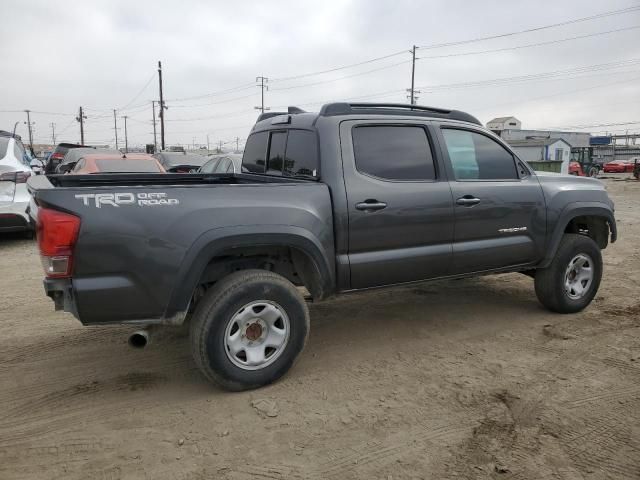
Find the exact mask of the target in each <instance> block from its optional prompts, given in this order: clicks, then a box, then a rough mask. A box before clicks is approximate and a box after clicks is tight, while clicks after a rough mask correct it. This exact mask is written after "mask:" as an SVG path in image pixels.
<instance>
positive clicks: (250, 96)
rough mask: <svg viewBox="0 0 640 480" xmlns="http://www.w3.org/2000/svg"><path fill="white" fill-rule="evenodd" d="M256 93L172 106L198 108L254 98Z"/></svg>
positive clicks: (173, 105)
mask: <svg viewBox="0 0 640 480" xmlns="http://www.w3.org/2000/svg"><path fill="white" fill-rule="evenodd" d="M255 95H256V94H255V93H251V94H249V95H243V96H242V97H234V98H228V99H227V100H219V101H217V102H209V103H198V104H196V105H176V104H174V103H172V104H171V108H197V107H208V106H210V105H220V104H222V103H229V102H234V101H236V100H242V99H243V98H252V97H255Z"/></svg>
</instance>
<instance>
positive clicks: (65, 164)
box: [55, 147, 122, 173]
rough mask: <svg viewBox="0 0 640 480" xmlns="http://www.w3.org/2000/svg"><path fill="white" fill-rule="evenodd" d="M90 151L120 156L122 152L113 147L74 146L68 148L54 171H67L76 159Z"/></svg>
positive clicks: (74, 164) (71, 168)
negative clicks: (70, 148)
mask: <svg viewBox="0 0 640 480" xmlns="http://www.w3.org/2000/svg"><path fill="white" fill-rule="evenodd" d="M92 153H99V154H101V155H117V156H122V153H121V152H120V151H119V150H116V149H114V148H96V147H82V148H74V149H72V150H69V151H68V152H67V153H66V154H65V156H64V158H63V159H62V161H61V162H60V163H59V164H58V166H57V167H56V171H55V173H68V172H70V171H71V170H73V167H75V166H76V163H78V160H80V159H81V158H82V157H84V156H85V155H90V154H92Z"/></svg>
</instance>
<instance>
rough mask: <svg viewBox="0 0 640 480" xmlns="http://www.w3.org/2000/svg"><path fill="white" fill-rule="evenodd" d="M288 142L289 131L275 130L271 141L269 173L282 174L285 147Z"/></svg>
mask: <svg viewBox="0 0 640 480" xmlns="http://www.w3.org/2000/svg"><path fill="white" fill-rule="evenodd" d="M286 144H287V132H273V133H271V139H270V141H269V161H268V163H267V173H268V174H270V175H282V167H283V166H284V149H285V146H286Z"/></svg>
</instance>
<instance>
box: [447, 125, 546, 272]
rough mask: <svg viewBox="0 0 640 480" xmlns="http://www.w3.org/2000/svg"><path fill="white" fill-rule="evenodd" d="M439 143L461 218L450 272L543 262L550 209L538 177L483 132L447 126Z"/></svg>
mask: <svg viewBox="0 0 640 480" xmlns="http://www.w3.org/2000/svg"><path fill="white" fill-rule="evenodd" d="M439 139H440V143H441V145H442V150H443V154H444V157H445V158H446V159H447V162H446V163H447V170H448V172H449V178H451V190H452V193H453V201H454V209H455V217H456V222H455V234H454V241H453V266H452V271H451V273H453V274H460V273H470V272H477V271H483V270H490V269H497V268H502V267H510V266H515V265H524V264H528V263H531V262H534V261H536V260H537V259H539V258H540V257H541V255H542V248H543V245H544V239H545V233H546V209H545V203H544V197H543V193H542V188H541V187H540V184H539V182H538V180H537V177H536V176H535V175H532V174H531V172H530V171H529V170H528V168H527V167H525V166H524V165H523V164H521V163H520V162H519V160H517V159H516V158H515V157H514V155H513V154H512V153H511V152H510V151H509V150H508V149H507V148H505V146H503V145H502V144H501V143H500V142H498V141H497V140H496V139H494V138H493V137H492V136H491V135H489V134H487V133H486V132H484V131H483V130H480V129H474V128H473V127H468V128H467V127H464V128H462V127H460V126H457V125H451V126H447V125H443V126H442V127H441V129H440V131H439Z"/></svg>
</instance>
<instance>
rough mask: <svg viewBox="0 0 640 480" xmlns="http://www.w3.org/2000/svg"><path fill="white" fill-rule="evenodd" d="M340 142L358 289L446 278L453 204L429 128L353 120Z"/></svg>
mask: <svg viewBox="0 0 640 480" xmlns="http://www.w3.org/2000/svg"><path fill="white" fill-rule="evenodd" d="M340 140H341V148H342V162H343V172H344V181H345V187H346V192H347V201H348V217H349V218H348V224H349V263H350V270H351V288H354V289H357V288H367V287H374V286H378V285H390V284H394V283H402V282H409V281H414V280H422V279H427V278H432V277H438V276H443V275H446V274H447V273H448V271H449V266H450V262H451V249H452V247H451V243H452V240H453V224H454V222H453V202H452V196H451V189H450V186H449V183H448V182H447V179H446V177H445V175H444V171H443V167H442V165H441V164H439V163H438V161H437V159H436V158H437V157H436V155H435V154H434V149H433V142H432V140H431V133H430V131H429V129H428V127H427V123H421V122H420V121H416V122H415V123H407V122H406V121H395V122H394V121H386V120H385V121H373V120H362V121H357V120H349V121H344V122H342V123H341V127H340Z"/></svg>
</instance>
